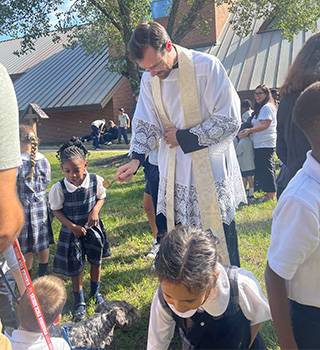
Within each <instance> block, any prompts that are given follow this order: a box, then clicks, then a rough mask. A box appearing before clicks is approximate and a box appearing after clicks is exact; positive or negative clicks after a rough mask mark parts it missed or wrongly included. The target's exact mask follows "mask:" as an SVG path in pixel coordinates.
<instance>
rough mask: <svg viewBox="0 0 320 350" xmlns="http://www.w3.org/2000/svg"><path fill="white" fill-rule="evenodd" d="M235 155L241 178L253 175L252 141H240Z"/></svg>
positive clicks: (246, 139)
mask: <svg viewBox="0 0 320 350" xmlns="http://www.w3.org/2000/svg"><path fill="white" fill-rule="evenodd" d="M236 154H237V157H238V162H239V166H240V170H241V175H242V177H247V176H253V175H254V168H255V167H254V152H253V145H252V141H251V139H250V136H249V137H245V138H243V139H241V140H240V141H239V143H238V146H237V148H236Z"/></svg>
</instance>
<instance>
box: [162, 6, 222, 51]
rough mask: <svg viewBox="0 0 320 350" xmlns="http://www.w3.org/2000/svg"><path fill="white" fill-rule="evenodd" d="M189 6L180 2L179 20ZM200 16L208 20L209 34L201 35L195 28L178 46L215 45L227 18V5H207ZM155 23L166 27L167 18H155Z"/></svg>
mask: <svg viewBox="0 0 320 350" xmlns="http://www.w3.org/2000/svg"><path fill="white" fill-rule="evenodd" d="M189 9H190V6H189V5H188V4H187V3H186V2H184V1H181V2H180V6H179V11H178V12H179V13H178V16H179V19H181V18H182V17H183V13H187V11H189ZM201 14H202V15H203V17H204V18H206V19H208V20H210V21H209V22H208V23H209V28H210V33H209V34H208V35H201V34H200V33H199V30H198V29H197V28H195V29H193V30H191V31H190V32H189V33H188V34H187V35H186V36H185V37H184V38H183V40H182V42H181V43H180V45H182V46H186V47H196V46H205V45H211V44H214V43H216V41H217V38H218V36H219V34H220V33H221V30H222V28H223V25H224V23H225V21H226V19H227V18H228V15H229V12H228V5H226V4H223V5H221V6H216V5H214V4H209V5H207V6H205V7H204V8H203V10H202V11H201ZM156 21H157V22H159V23H160V24H161V25H163V26H164V27H166V26H167V22H168V17H163V18H157V19H156Z"/></svg>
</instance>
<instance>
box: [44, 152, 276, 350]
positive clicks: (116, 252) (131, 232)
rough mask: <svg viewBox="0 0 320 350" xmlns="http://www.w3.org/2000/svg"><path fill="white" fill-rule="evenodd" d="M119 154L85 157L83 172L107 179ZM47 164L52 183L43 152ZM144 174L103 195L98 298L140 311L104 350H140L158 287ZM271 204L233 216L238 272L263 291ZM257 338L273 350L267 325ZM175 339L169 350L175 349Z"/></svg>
mask: <svg viewBox="0 0 320 350" xmlns="http://www.w3.org/2000/svg"><path fill="white" fill-rule="evenodd" d="M120 154H124V152H122V153H121V152H117V153H116V152H92V153H91V155H90V157H89V171H90V172H94V173H97V174H98V175H100V176H102V177H103V178H112V177H113V176H114V174H115V172H116V169H115V168H114V169H108V168H105V167H103V165H102V166H101V163H103V162H101V161H102V159H103V158H107V157H111V156H115V155H120ZM45 156H46V157H47V158H48V160H49V162H50V164H51V170H52V182H51V184H54V183H55V182H57V181H59V180H60V179H61V178H63V173H62V171H61V169H60V165H59V163H58V161H57V159H56V158H55V154H54V153H45ZM144 184H145V182H144V174H143V170H142V169H140V170H139V171H138V173H137V175H135V176H134V179H133V180H132V181H131V182H129V183H123V184H120V183H117V182H116V183H114V184H113V185H112V187H111V188H110V189H109V190H107V197H106V200H105V204H104V206H103V208H102V210H101V212H100V215H101V218H102V221H103V223H104V226H105V229H106V232H107V236H108V239H109V241H110V246H111V250H112V256H111V257H110V258H108V259H105V260H103V263H102V277H101V293H102V294H103V295H104V297H105V298H106V299H108V300H115V299H117V300H126V301H128V302H130V303H132V304H133V305H135V306H136V307H138V308H139V310H140V312H141V321H140V324H139V325H138V326H137V327H136V328H135V329H132V330H128V331H125V332H121V331H119V330H116V331H115V335H114V340H113V343H112V344H111V346H110V349H117V350H122V349H128V350H132V349H145V348H146V342H147V331H148V319H149V310H150V305H151V302H152V298H153V294H154V292H155V290H156V288H157V286H158V282H157V280H156V278H155V277H154V276H153V275H152V273H151V272H150V269H151V265H152V263H153V261H152V260H150V259H147V258H146V257H145V256H146V254H147V253H148V251H149V249H150V246H151V243H152V234H151V229H150V227H149V224H148V221H147V217H146V214H145V213H144V210H143V203H142V200H143V191H144ZM275 205H276V203H275V202H267V203H255V204H251V205H242V206H241V207H240V208H239V209H238V212H237V217H236V222H237V230H238V236H239V249H240V259H241V264H242V267H244V268H246V269H248V270H250V271H252V272H253V273H254V275H255V276H256V278H257V279H258V280H259V282H260V283H261V285H262V288H263V290H264V292H265V283H264V268H265V265H266V254H267V250H268V246H269V242H270V229H271V218H272V211H273V209H274V208H275ZM59 229H60V223H59V222H58V221H57V220H56V219H54V222H53V230H54V236H55V241H57V239H58V235H59ZM54 251H55V245H53V246H51V248H50V254H51V258H50V264H49V271H50V272H51V271H52V257H53V255H54ZM60 277H62V278H63V279H64V281H65V282H66V288H67V293H68V301H67V304H66V306H65V308H64V311H63V319H62V322H67V321H69V320H70V319H71V312H72V306H73V296H72V288H71V280H70V279H69V278H65V277H63V276H60ZM84 291H85V298H86V300H88V297H89V292H90V273H89V264H87V265H86V267H85V270H84ZM93 310H94V306H93V305H92V304H89V307H88V315H92V314H93V312H94V311H93ZM261 332H262V335H263V337H264V339H265V341H266V343H267V346H268V348H269V349H278V348H279V347H278V345H277V340H276V336H275V332H274V328H273V324H272V322H271V321H269V322H266V323H265V324H264V325H263V327H262V331H261ZM179 344H180V343H179V339H178V336H177V335H176V336H175V338H174V340H173V342H172V344H171V346H170V349H179V348H180V345H179Z"/></svg>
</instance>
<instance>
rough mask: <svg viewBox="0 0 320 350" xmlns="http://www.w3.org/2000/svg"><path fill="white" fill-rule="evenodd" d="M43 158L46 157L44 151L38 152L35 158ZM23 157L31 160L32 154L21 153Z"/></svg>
mask: <svg viewBox="0 0 320 350" xmlns="http://www.w3.org/2000/svg"><path fill="white" fill-rule="evenodd" d="M42 158H44V155H43V154H42V153H40V152H37V153H36V158H35V160H40V159H42ZM21 159H22V160H27V161H29V160H30V154H28V153H21Z"/></svg>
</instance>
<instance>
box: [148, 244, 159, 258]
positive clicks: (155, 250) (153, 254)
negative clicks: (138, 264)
mask: <svg viewBox="0 0 320 350" xmlns="http://www.w3.org/2000/svg"><path fill="white" fill-rule="evenodd" d="M159 248H160V244H159V243H154V244H152V246H151V249H150V252H149V253H148V255H147V258H150V259H155V257H156V255H157V253H158V251H159Z"/></svg>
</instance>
